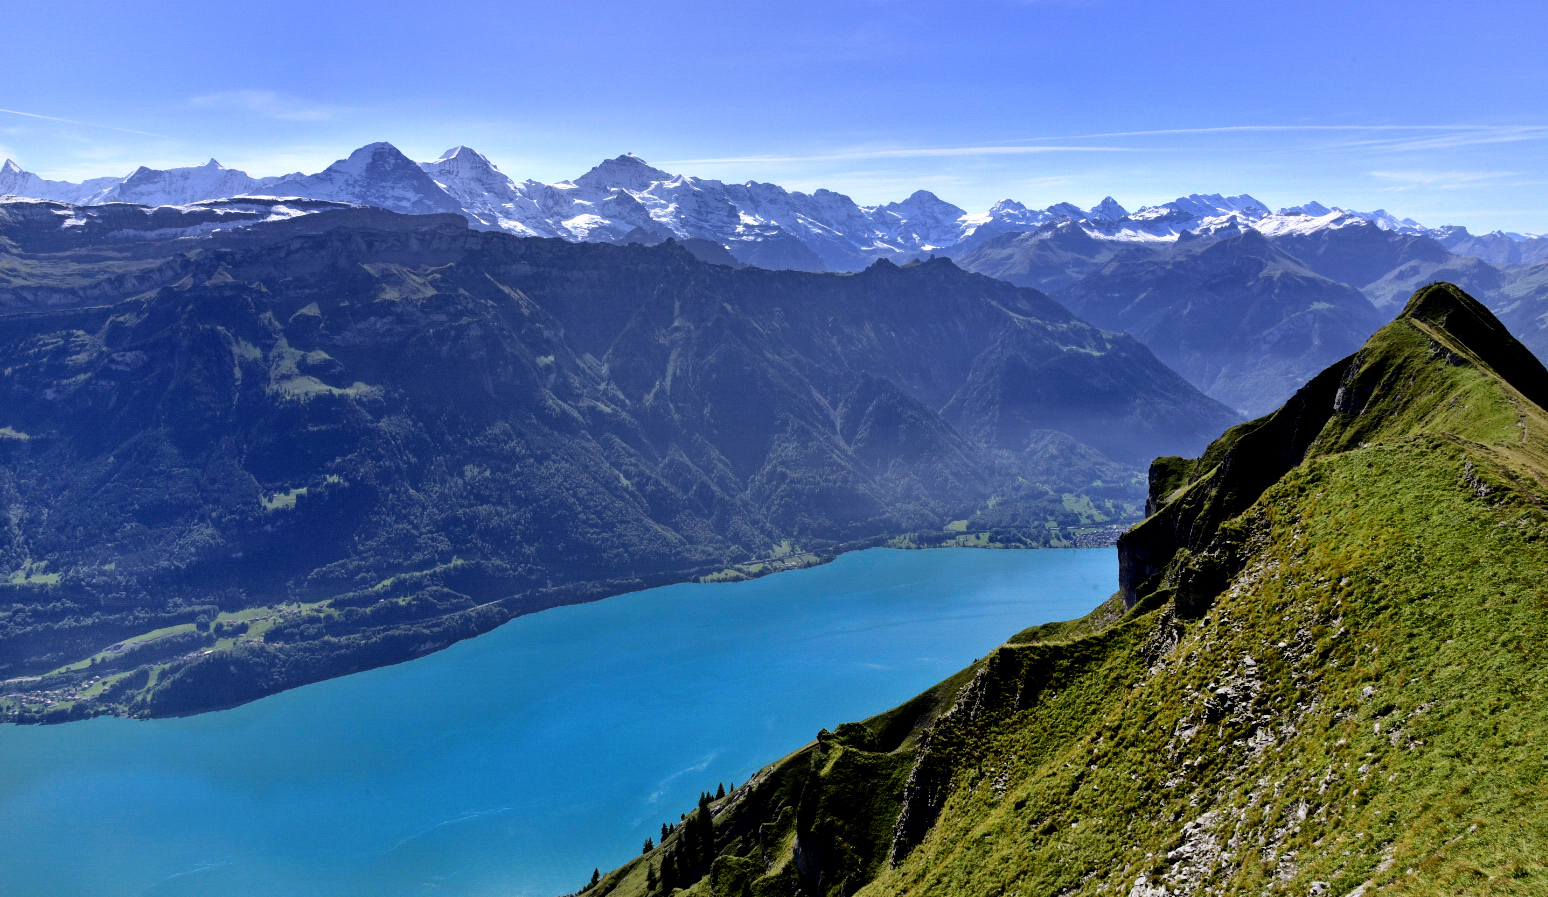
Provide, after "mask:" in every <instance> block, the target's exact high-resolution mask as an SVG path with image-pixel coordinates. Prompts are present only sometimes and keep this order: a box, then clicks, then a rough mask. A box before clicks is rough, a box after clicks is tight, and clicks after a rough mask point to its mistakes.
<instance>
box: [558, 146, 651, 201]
mask: <svg viewBox="0 0 1548 897" xmlns="http://www.w3.org/2000/svg"><path fill="white" fill-rule="evenodd" d="M670 180H672V175H670V174H668V173H667V172H665V171H662V170H661V169H659V168H653V167H651V165H650V163H648V162H646V161H645V160H644V159H641V158H640V157H639V156H636V155H635V154H634V153H624V154H623V155H622V156H618V157H617V158H614V159H607V160H605V161H603V162H602V163H600V164H599V165H597V166H596V167H595V168H593V169H591V170H590V171H588V172H586V173H585V174H583V175H581V176H580V177H578V178H576V179H575V180H573V181H571V182H570V183H572V184H574V185H575V186H577V187H581V188H583V189H585V190H590V191H596V192H606V191H608V190H612V189H618V190H627V191H628V192H630V193H643V192H645V191H646V190H648V189H650V185H651V184H653V183H657V182H662V181H670Z"/></svg>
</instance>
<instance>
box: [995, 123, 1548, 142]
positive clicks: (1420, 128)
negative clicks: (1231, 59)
mask: <svg viewBox="0 0 1548 897" xmlns="http://www.w3.org/2000/svg"><path fill="white" fill-rule="evenodd" d="M1284 131H1290V132H1293V131H1307V132H1317V131H1333V132H1336V131H1347V132H1355V131H1370V132H1379V131H1408V132H1413V133H1420V132H1426V131H1429V132H1441V131H1461V132H1479V133H1517V132H1538V133H1539V134H1542V133H1548V127H1544V126H1535V125H1531V126H1516V125H1220V126H1216V127H1209V128H1155V129H1152V130H1148V131H1108V132H1105V133H1101V134H1064V135H1060V136H1056V137H1029V138H1026V139H1027V140H1029V141H1036V140H1096V139H1099V138H1106V137H1164V136H1171V135H1184V134H1231V133H1271V132H1284Z"/></svg>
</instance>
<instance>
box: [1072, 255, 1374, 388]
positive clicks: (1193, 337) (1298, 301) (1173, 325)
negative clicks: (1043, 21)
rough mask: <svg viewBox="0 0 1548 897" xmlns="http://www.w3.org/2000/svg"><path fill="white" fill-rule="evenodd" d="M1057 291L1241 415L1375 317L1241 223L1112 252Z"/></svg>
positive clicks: (1355, 295)
mask: <svg viewBox="0 0 1548 897" xmlns="http://www.w3.org/2000/svg"><path fill="white" fill-rule="evenodd" d="M1059 298H1060V299H1061V301H1063V302H1065V304H1067V305H1068V306H1069V307H1070V308H1071V309H1072V310H1074V311H1075V313H1076V314H1078V315H1081V316H1082V317H1084V318H1086V319H1088V320H1090V321H1093V322H1095V323H1097V325H1098V326H1101V327H1107V328H1110V329H1113V330H1122V331H1125V332H1127V333H1131V334H1133V335H1134V336H1135V337H1136V338H1138V339H1139V340H1140V341H1141V342H1143V343H1144V344H1145V345H1147V346H1149V347H1150V348H1151V350H1152V351H1154V352H1155V353H1156V355H1157V356H1158V357H1159V358H1161V360H1163V361H1165V362H1166V363H1167V364H1168V365H1170V366H1171V367H1173V368H1175V369H1176V370H1177V371H1179V372H1180V373H1181V374H1182V375H1183V376H1184V377H1187V378H1188V380H1189V381H1190V382H1191V383H1193V384H1194V385H1195V386H1198V387H1199V388H1200V389H1202V390H1204V391H1205V392H1206V393H1208V394H1209V395H1211V396H1213V397H1215V398H1217V399H1219V400H1221V401H1222V402H1225V403H1226V404H1229V405H1231V406H1233V407H1236V408H1240V409H1242V410H1244V411H1246V412H1248V413H1262V412H1264V411H1266V410H1268V409H1270V408H1273V407H1274V406H1276V405H1277V404H1278V403H1280V402H1282V401H1284V399H1285V398H1286V397H1287V396H1289V395H1290V394H1291V393H1292V392H1294V391H1295V389H1296V388H1297V387H1298V386H1299V385H1300V384H1301V383H1304V382H1305V381H1306V379H1307V378H1309V377H1311V376H1312V375H1313V374H1315V373H1316V372H1317V371H1319V370H1321V369H1322V368H1323V367H1325V366H1326V365H1328V364H1329V363H1330V362H1332V361H1334V360H1335V359H1337V358H1340V357H1342V356H1344V355H1347V354H1349V353H1350V352H1352V351H1354V350H1355V349H1356V348H1358V347H1359V345H1360V343H1362V342H1363V341H1364V340H1365V338H1366V337H1367V336H1369V335H1370V334H1371V333H1372V332H1373V331H1374V330H1375V329H1376V328H1377V327H1378V326H1380V325H1381V322H1382V319H1381V316H1380V315H1379V314H1378V313H1377V312H1376V310H1375V309H1374V308H1373V307H1372V306H1371V304H1370V303H1369V302H1367V301H1366V300H1365V299H1364V297H1362V296H1361V295H1360V293H1359V292H1358V291H1357V290H1355V289H1353V288H1352V287H1349V286H1347V285H1345V284H1340V283H1335V282H1333V281H1331V280H1328V279H1327V278H1324V277H1321V276H1318V275H1317V274H1316V273H1314V272H1312V271H1310V270H1308V269H1307V268H1305V267H1303V266H1302V265H1301V264H1300V263H1299V262H1298V261H1297V260H1296V259H1294V258H1292V257H1290V256H1289V255H1288V254H1286V253H1284V252H1283V251H1281V250H1279V249H1277V248H1276V247H1275V246H1274V245H1272V244H1271V243H1270V242H1269V241H1268V240H1267V239H1266V238H1265V237H1263V236H1262V235H1261V234H1259V233H1258V232H1257V231H1254V230H1250V229H1249V230H1245V231H1236V232H1235V234H1234V235H1233V236H1229V237H1227V238H1225V239H1212V238H1199V239H1195V240H1185V241H1182V242H1179V243H1177V244H1175V245H1174V246H1173V247H1171V249H1170V250H1169V251H1167V252H1165V253H1162V254H1159V255H1155V256H1152V257H1139V258H1133V257H1130V256H1120V257H1118V258H1116V259H1115V260H1113V261H1111V262H1109V263H1108V264H1107V265H1105V266H1104V267H1103V268H1101V269H1100V270H1099V271H1097V272H1095V273H1093V274H1091V275H1089V276H1088V277H1086V278H1085V279H1084V280H1081V281H1080V282H1079V283H1077V284H1075V285H1074V286H1072V287H1070V288H1068V289H1066V290H1063V291H1061V292H1060V293H1059Z"/></svg>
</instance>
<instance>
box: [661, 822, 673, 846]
mask: <svg viewBox="0 0 1548 897" xmlns="http://www.w3.org/2000/svg"><path fill="white" fill-rule="evenodd" d="M670 834H672V830H671V829H669V828H667V824H666V823H665V822H663V823H661V843H662V844H665V843H666V839H667V835H670Z"/></svg>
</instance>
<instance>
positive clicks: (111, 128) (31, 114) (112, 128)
mask: <svg viewBox="0 0 1548 897" xmlns="http://www.w3.org/2000/svg"><path fill="white" fill-rule="evenodd" d="M0 112H3V113H5V114H6V115H20V116H24V117H26V118H37V119H42V120H43V121H54V122H60V123H62V124H67V125H80V126H82V127H86V128H104V129H106V130H109V131H122V132H123V133H125V134H139V135H140V136H142V137H159V138H161V139H162V140H171V139H172V138H170V137H168V136H167V135H165V134H152V133H151V132H149V131H136V130H134V129H133V128H120V127H117V126H115V125H99V124H97V123H95V122H89V121H76V120H75V119H73V118H56V117H54V116H52V115H39V114H37V113H36V112H21V111H19V110H16V109H0Z"/></svg>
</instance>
